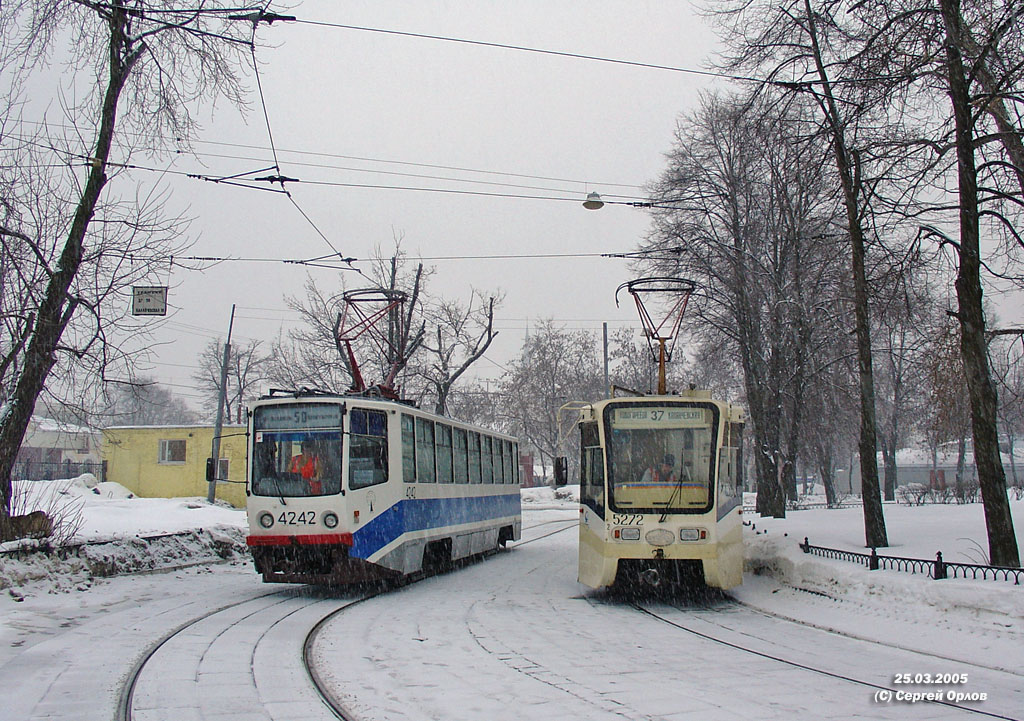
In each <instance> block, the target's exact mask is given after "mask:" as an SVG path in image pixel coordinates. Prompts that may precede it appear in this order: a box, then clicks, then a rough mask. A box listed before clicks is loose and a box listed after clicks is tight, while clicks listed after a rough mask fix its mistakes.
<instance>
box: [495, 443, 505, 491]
mask: <svg viewBox="0 0 1024 721" xmlns="http://www.w3.org/2000/svg"><path fill="white" fill-rule="evenodd" d="M493 441H494V482H495V483H504V482H505V455H504V454H505V448H504V446H503V445H502V442H501V439H500V438H494V439H493Z"/></svg>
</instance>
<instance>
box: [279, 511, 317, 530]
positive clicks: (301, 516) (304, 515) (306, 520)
mask: <svg viewBox="0 0 1024 721" xmlns="http://www.w3.org/2000/svg"><path fill="white" fill-rule="evenodd" d="M277 522H278V523H281V524H284V525H286V526H312V525H314V524H316V511H302V512H300V513H296V512H295V511H282V512H281V515H280V516H278V517H277Z"/></svg>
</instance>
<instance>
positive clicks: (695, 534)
mask: <svg viewBox="0 0 1024 721" xmlns="http://www.w3.org/2000/svg"><path fill="white" fill-rule="evenodd" d="M707 537H708V532H707V531H705V530H704V529H703V528H680V529H679V540H680V541H703V540H704V539H706V538H707Z"/></svg>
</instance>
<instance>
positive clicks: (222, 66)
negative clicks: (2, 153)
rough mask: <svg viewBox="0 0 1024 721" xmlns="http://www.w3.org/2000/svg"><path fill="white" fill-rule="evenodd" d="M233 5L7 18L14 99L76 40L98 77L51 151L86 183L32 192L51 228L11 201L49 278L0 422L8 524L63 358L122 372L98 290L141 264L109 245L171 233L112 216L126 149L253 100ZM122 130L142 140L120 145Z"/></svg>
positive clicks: (4, 10)
mask: <svg viewBox="0 0 1024 721" xmlns="http://www.w3.org/2000/svg"><path fill="white" fill-rule="evenodd" d="M226 7H227V4H223V5H222V4H221V3H217V2H210V3H207V4H205V5H204V6H202V7H200V8H197V9H179V8H178V7H177V6H176V5H174V4H171V3H169V2H167V3H165V2H161V1H159V0H153V2H148V3H145V4H143V3H138V2H126V1H125V0H110V1H109V2H104V3H92V2H84V1H83V0H62V1H61V0H58V1H54V0H47V2H42V1H39V0H36V1H31V0H20V1H19V0H12V1H11V2H5V3H4V4H3V5H2V6H0V27H3V28H4V29H5V38H4V40H5V44H4V46H3V48H4V51H5V52H4V54H3V56H2V57H0V63H2V67H3V70H4V72H5V73H8V72H10V73H13V75H14V79H13V80H12V81H11V84H10V86H9V87H12V88H15V89H17V87H19V84H20V82H21V80H22V79H23V78H24V77H25V75H26V74H27V73H29V72H31V71H33V70H35V69H37V68H39V67H42V66H43V65H45V64H46V62H47V61H48V58H49V56H50V52H51V50H52V48H53V46H54V45H55V44H56V43H57V42H58V41H60V40H63V39H67V40H69V41H70V42H69V48H70V54H71V58H72V59H71V65H72V67H74V68H75V69H77V70H85V71H87V72H90V73H91V74H92V75H93V77H94V79H95V80H94V82H95V85H94V87H93V92H91V93H86V99H85V100H84V101H83V102H82V104H81V105H79V106H77V107H69V108H68V109H67V115H68V118H67V120H68V122H69V123H70V124H71V125H72V126H73V129H72V131H71V133H69V137H68V139H67V140H66V142H65V141H63V139H52V142H51V143H49V145H48V146H46V147H51V146H53V147H58V148H60V150H59V151H58V157H59V158H62V159H63V163H58V165H63V166H64V167H68V166H70V168H71V169H72V170H73V172H68V173H66V174H65V175H64V176H63V177H62V178H61V177H59V176H56V175H52V176H48V180H46V181H42V182H40V183H38V184H32V185H31V186H30V188H28V189H27V190H26V193H28V194H29V195H30V200H33V201H40V203H41V204H43V205H45V206H46V207H47V208H48V209H49V212H47V213H46V215H47V217H46V219H45V221H43V220H42V219H41V218H36V219H35V220H36V221H37V222H35V223H32V224H30V223H29V222H28V218H29V212H30V210H31V209H33V204H32V203H31V202H25V200H24V199H23V198H14V199H12V198H10V197H7V198H5V202H4V204H5V205H8V204H10V205H11V206H14V208H16V211H15V212H13V213H7V217H6V218H5V222H8V221H10V220H20V221H21V223H20V224H19V225H18V226H16V227H13V228H12V227H5V229H4V231H3V236H4V237H5V238H7V239H14V240H20V241H22V242H25V243H28V244H29V245H30V247H32V249H33V253H32V258H33V260H34V262H36V263H38V264H39V266H40V267H41V271H40V272H39V273H38V274H30V273H25V274H24V277H25V278H30V277H33V276H34V275H35V277H37V278H38V280H37V281H33V284H36V283H38V284H39V285H38V286H37V287H39V290H38V291H37V293H35V294H33V298H35V301H34V306H35V307H34V308H33V309H32V312H31V313H22V314H21V315H22V319H21V320H22V325H21V327H20V331H21V334H22V337H21V338H20V339H18V340H16V341H15V343H14V344H13V347H14V348H19V347H20V348H23V351H21V352H20V359H19V361H18V363H17V373H16V376H15V377H13V378H12V379H11V383H10V386H9V388H10V392H9V402H8V404H7V407H6V412H5V413H4V414H3V416H2V417H0V496H2V498H0V501H2V503H0V523H3V522H5V520H6V519H7V518H8V516H9V504H10V498H11V484H10V472H11V468H12V465H13V463H14V458H15V455H16V452H17V449H18V447H19V446H20V444H21V441H22V438H23V436H24V434H25V431H26V428H27V427H28V422H29V419H30V417H31V413H32V407H33V405H34V403H35V400H36V398H37V397H38V396H39V394H40V393H41V392H42V391H43V389H44V387H46V385H47V382H48V379H49V378H50V374H51V372H52V371H53V369H54V368H55V367H56V366H57V364H58V362H59V361H60V359H61V358H62V357H74V358H75V359H76V360H78V359H83V358H86V357H91V358H94V359H98V360H97V361H96V363H97V364H98V365H99V366H100V367H101V368H102V367H103V366H105V365H106V364H107V363H108V361H109V360H110V358H109V353H110V352H112V351H111V350H110V349H111V344H110V343H108V340H109V339H108V337H107V327H106V324H105V319H104V316H103V308H102V306H101V305H97V303H96V302H95V298H93V297H90V295H89V293H87V292H86V288H88V287H89V284H90V283H91V282H93V281H95V280H97V279H102V280H103V281H104V285H107V284H108V283H109V282H110V278H111V277H112V276H113V277H114V278H119V279H120V280H122V281H123V280H124V278H125V276H126V275H127V274H126V272H125V270H126V266H127V265H128V263H127V258H126V256H125V255H121V256H120V257H118V256H116V255H114V256H107V255H106V254H105V252H104V250H103V249H104V240H106V239H109V238H111V237H112V236H114V235H118V234H122V233H127V235H120V236H119V237H121V238H122V240H123V243H124V245H126V246H128V247H136V244H139V243H141V242H142V239H144V238H151V237H153V236H154V235H155V236H160V235H163V236H164V237H167V233H168V231H169V230H170V229H169V228H168V227H167V224H166V223H165V222H164V221H161V220H159V216H156V217H148V218H147V216H146V214H145V213H142V214H140V213H138V212H136V213H132V214H126V213H125V212H117V211H116V210H112V209H111V210H107V211H104V210H103V202H104V200H103V199H104V197H105V196H106V195H108V193H106V192H105V189H106V188H107V186H108V183H110V182H111V181H112V180H113V179H114V178H115V177H116V176H118V175H119V174H120V173H121V172H123V171H125V166H126V165H127V164H128V158H129V157H130V155H129V154H130V149H131V144H130V143H128V142H126V140H127V139H128V138H132V139H133V140H135V141H137V142H138V143H139V144H141V145H143V146H148V145H150V144H151V143H154V142H155V143H157V144H159V143H160V141H161V140H162V139H163V138H164V137H167V136H168V135H169V136H170V137H173V138H178V139H184V140H185V142H186V143H187V139H188V138H189V137H190V131H191V130H192V129H193V121H192V116H191V115H190V113H189V109H190V108H194V107H195V106H196V104H197V103H200V102H204V101H209V100H212V99H215V98H216V97H218V96H219V97H225V98H227V99H228V100H229V101H232V102H236V103H241V102H242V85H241V83H240V78H239V77H238V74H237V68H238V67H239V66H241V65H243V64H244V63H246V62H248V60H249V58H250V48H251V47H252V36H253V25H252V24H251V23H248V22H243V21H239V20H237V19H233V17H232V15H231V14H229V13H227V12H225V11H224V8H226ZM257 17H258V16H257ZM119 128H120V129H127V130H128V131H130V134H128V133H125V134H120V135H119V134H118V132H117V131H118V129H119ZM58 140H60V141H62V142H60V144H58ZM61 145H63V146H64V147H63V148H61ZM49 164H50V165H53V161H52V160H51V161H50V163H49ZM0 165H2V166H4V167H7V163H6V162H4V163H0ZM142 195H143V196H145V193H143V194H142ZM35 207H38V205H36V206H35ZM112 207H113V208H116V207H117V206H116V205H115V206H112ZM122 211H123V206H122ZM172 225H173V224H172ZM61 237H62V238H63V241H60V240H59V238H61ZM147 255H148V254H147ZM91 261H94V265H93V266H92V267H95V268H97V269H98V270H97V272H96V276H95V277H89V275H83V271H84V270H85V269H87V268H89V267H90V266H89V263H90V262H91ZM115 287H117V286H116V284H115ZM30 316H31V321H30V320H29V318H30ZM79 322H81V323H82V326H81V327H79V326H78V325H76V324H77V323H79ZM81 328H88V329H89V332H84V331H83V330H81ZM113 352H115V353H116V351H113ZM7 355H9V353H7Z"/></svg>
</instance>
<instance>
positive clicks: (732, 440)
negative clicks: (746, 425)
mask: <svg viewBox="0 0 1024 721" xmlns="http://www.w3.org/2000/svg"><path fill="white" fill-rule="evenodd" d="M725 430H726V435H725V437H724V439H723V443H722V450H721V451H720V452H719V455H718V519H719V520H721V519H722V518H724V517H725V515H726V514H727V513H729V511H731V510H732V509H734V508H736V506H738V505H740V503H741V502H742V500H743V477H742V470H741V468H742V463H743V457H742V448H743V425H742V424H739V423H729V424H727V425H726V426H725Z"/></svg>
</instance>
